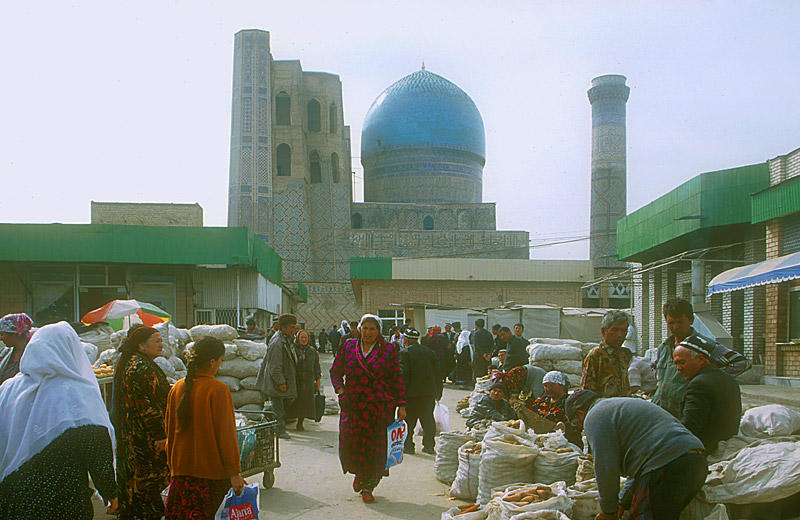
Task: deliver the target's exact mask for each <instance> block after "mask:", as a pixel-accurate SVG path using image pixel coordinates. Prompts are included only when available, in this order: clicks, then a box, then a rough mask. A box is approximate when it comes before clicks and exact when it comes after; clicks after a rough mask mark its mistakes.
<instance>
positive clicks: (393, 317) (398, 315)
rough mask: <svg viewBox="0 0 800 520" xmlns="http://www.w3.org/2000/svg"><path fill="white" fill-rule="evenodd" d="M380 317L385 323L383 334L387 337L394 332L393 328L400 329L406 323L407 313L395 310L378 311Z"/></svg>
mask: <svg viewBox="0 0 800 520" xmlns="http://www.w3.org/2000/svg"><path fill="white" fill-rule="evenodd" d="M378 317H379V318H380V319H381V321H382V322H383V330H382V331H381V333H382V334H384V335H386V334H389V332H390V331H391V330H392V327H399V326H400V325H402V324H403V323H405V321H406V313H405V311H403V310H402V309H401V310H395V309H388V310H387V309H384V310H379V311H378Z"/></svg>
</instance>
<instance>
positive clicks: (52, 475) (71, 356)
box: [0, 321, 117, 520]
mask: <svg viewBox="0 0 800 520" xmlns="http://www.w3.org/2000/svg"><path fill="white" fill-rule="evenodd" d="M19 369H20V373H19V374H17V375H16V376H15V377H13V378H11V379H9V380H7V381H6V382H5V383H3V385H2V386H0V410H2V411H3V413H2V414H0V519H2V520H5V519H9V520H11V519H14V520H17V519H20V518H36V519H37V520H41V519H51V518H52V519H64V518H70V519H73V518H75V519H84V518H85V519H90V518H92V516H93V511H92V503H91V497H92V494H93V493H94V491H93V490H92V489H91V488H90V487H89V480H88V477H87V475H89V474H91V477H92V482H93V483H94V485H95V486H96V487H97V490H98V491H99V492H100V495H101V496H102V497H103V499H104V500H105V501H106V504H110V507H109V508H108V512H109V513H110V512H113V511H115V510H116V509H117V485H116V483H115V482H114V467H113V450H112V439H113V438H114V430H113V428H112V426H111V421H110V420H109V418H108V412H107V411H106V406H105V404H104V403H103V399H102V397H101V396H100V388H99V387H98V385H97V378H96V377H95V375H94V371H93V370H92V367H91V365H90V364H89V359H88V358H87V357H86V353H85V352H84V350H83V346H82V345H81V342H80V340H79V339H78V335H77V334H76V333H75V331H74V330H73V329H72V327H70V325H69V324H67V323H66V322H63V321H62V322H60V323H56V324H53V325H46V326H44V327H42V328H41V329H39V330H38V331H37V332H36V333H35V334H34V335H33V338H32V339H31V341H30V343H28V346H27V347H26V348H25V353H24V354H23V355H22V358H21V359H20V364H19Z"/></svg>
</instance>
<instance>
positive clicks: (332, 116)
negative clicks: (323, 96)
mask: <svg viewBox="0 0 800 520" xmlns="http://www.w3.org/2000/svg"><path fill="white" fill-rule="evenodd" d="M336 121H338V118H337V117H336V104H335V103H331V106H330V107H328V132H329V133H331V134H335V133H336Z"/></svg>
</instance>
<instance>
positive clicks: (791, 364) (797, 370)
mask: <svg viewBox="0 0 800 520" xmlns="http://www.w3.org/2000/svg"><path fill="white" fill-rule="evenodd" d="M777 357H778V359H777V366H778V370H777V371H776V375H778V376H784V377H800V345H781V346H780V347H779V348H778V351H777Z"/></svg>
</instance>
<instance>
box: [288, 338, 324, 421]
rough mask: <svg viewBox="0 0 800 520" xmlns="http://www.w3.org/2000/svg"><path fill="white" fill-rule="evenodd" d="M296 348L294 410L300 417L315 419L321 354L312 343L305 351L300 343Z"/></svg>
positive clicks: (320, 375) (320, 372)
mask: <svg viewBox="0 0 800 520" xmlns="http://www.w3.org/2000/svg"><path fill="white" fill-rule="evenodd" d="M294 349H295V354H296V355H297V400H296V401H295V402H294V410H293V412H294V415H295V416H296V417H298V418H303V419H305V418H308V419H314V418H315V416H316V405H315V404H314V395H315V394H316V388H315V382H316V381H317V379H319V378H320V377H322V371H321V370H320V366H319V354H317V350H316V349H315V348H314V347H312V346H311V345H308V346H307V347H306V349H305V352H303V351H302V350H301V347H300V346H299V345H295V346H294ZM289 415H292V414H289Z"/></svg>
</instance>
